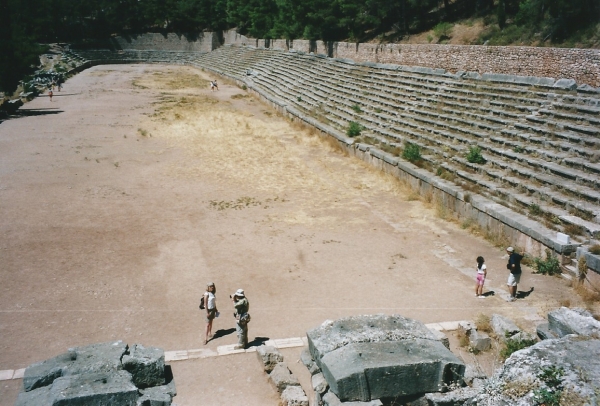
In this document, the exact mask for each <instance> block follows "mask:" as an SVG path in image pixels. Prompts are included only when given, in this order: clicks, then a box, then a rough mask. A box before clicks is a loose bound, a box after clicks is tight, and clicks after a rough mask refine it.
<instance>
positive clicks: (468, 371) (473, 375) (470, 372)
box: [464, 365, 487, 385]
mask: <svg viewBox="0 0 600 406" xmlns="http://www.w3.org/2000/svg"><path fill="white" fill-rule="evenodd" d="M475 379H487V376H486V375H485V374H484V373H483V372H481V371H480V370H479V369H478V368H476V367H473V366H471V365H467V366H466V367H465V376H464V381H465V383H466V384H467V385H472V384H473V381H474V380H475Z"/></svg>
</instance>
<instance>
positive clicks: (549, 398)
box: [533, 365, 565, 406]
mask: <svg viewBox="0 0 600 406" xmlns="http://www.w3.org/2000/svg"><path fill="white" fill-rule="evenodd" d="M564 374H565V371H564V369H562V368H560V367H556V366H554V365H552V366H549V367H546V368H543V369H542V371H541V372H540V374H539V375H538V378H539V379H540V380H541V381H542V382H543V383H544V384H545V385H546V387H545V388H540V389H537V390H535V391H534V392H533V399H534V400H535V402H536V404H537V405H545V406H560V398H561V395H562V390H563V383H562V377H563V375H564Z"/></svg>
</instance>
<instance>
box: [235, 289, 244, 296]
mask: <svg viewBox="0 0 600 406" xmlns="http://www.w3.org/2000/svg"><path fill="white" fill-rule="evenodd" d="M233 296H239V297H245V295H244V289H238V290H236V291H235V293H234V294H233Z"/></svg>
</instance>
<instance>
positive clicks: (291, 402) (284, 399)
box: [281, 386, 308, 406]
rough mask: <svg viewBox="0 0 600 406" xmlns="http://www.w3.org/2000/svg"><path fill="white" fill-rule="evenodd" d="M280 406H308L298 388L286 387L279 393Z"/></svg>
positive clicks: (305, 398)
mask: <svg viewBox="0 0 600 406" xmlns="http://www.w3.org/2000/svg"><path fill="white" fill-rule="evenodd" d="M281 404H282V406H308V397H307V396H306V393H304V391H303V390H302V388H301V387H300V386H288V387H287V388H285V389H284V390H283V392H282V393H281Z"/></svg>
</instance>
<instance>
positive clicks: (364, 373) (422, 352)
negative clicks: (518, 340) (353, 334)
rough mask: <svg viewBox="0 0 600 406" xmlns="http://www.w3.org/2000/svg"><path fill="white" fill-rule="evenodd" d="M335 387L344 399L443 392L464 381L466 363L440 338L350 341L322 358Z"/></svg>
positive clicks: (331, 382)
mask: <svg viewBox="0 0 600 406" xmlns="http://www.w3.org/2000/svg"><path fill="white" fill-rule="evenodd" d="M321 365H322V371H323V375H324V376H325V378H326V379H327V382H328V383H329V386H330V388H331V391H332V392H333V393H335V394H336V395H337V396H338V398H339V399H340V400H342V401H347V400H359V401H363V402H365V401H369V400H374V399H381V398H388V397H396V396H409V395H415V394H420V393H428V392H439V391H441V390H443V389H444V388H445V387H446V386H447V385H450V384H451V383H452V382H457V381H462V376H463V374H464V370H465V366H464V364H463V363H462V362H461V361H460V360H459V359H458V358H457V357H456V356H455V355H454V354H452V353H451V352H450V351H448V349H447V348H446V347H445V346H444V345H443V344H442V343H441V342H439V341H432V340H426V339H422V338H414V339H408V340H402V341H384V342H378V343H357V344H349V345H346V346H344V347H342V348H339V349H337V350H335V351H332V352H329V353H328V354H326V355H325V356H324V357H323V358H322V359H321Z"/></svg>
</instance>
